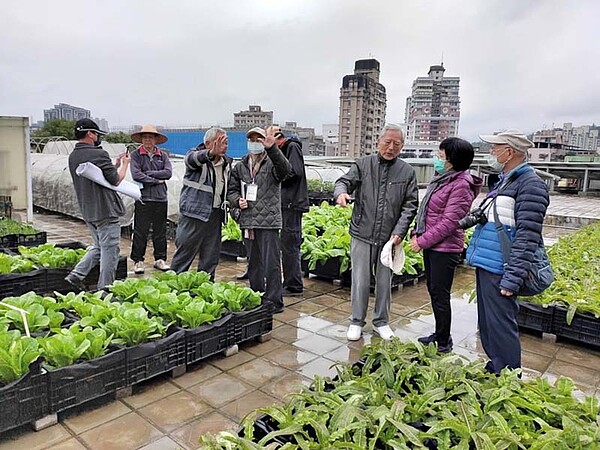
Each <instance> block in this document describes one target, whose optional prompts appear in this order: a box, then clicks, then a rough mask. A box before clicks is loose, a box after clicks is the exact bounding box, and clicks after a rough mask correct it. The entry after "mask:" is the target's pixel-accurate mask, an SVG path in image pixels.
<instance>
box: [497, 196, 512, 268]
mask: <svg viewBox="0 0 600 450" xmlns="http://www.w3.org/2000/svg"><path fill="white" fill-rule="evenodd" d="M495 200H496V199H494V202H493V207H494V225H495V226H496V231H497V232H498V238H499V239H500V247H501V248H502V259H504V265H505V266H506V265H507V264H508V261H510V249H511V247H512V244H511V242H510V239H509V237H508V233H507V232H506V230H505V229H504V227H503V226H502V223H501V222H500V217H499V216H498V208H497V207H496V201H495Z"/></svg>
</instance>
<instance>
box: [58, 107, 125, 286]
mask: <svg viewBox="0 0 600 450" xmlns="http://www.w3.org/2000/svg"><path fill="white" fill-rule="evenodd" d="M105 134H106V132H105V131H102V130H100V128H99V127H98V125H96V123H95V122H94V121H93V120H90V119H80V120H78V121H77V122H76V123H75V137H76V138H77V139H78V141H79V142H78V143H77V144H76V145H75V149H74V150H73V152H72V153H71V154H70V155H69V171H70V172H71V177H72V178H73V187H74V188H75V193H76V194H77V202H78V203H79V208H80V209H81V215H82V217H83V220H85V222H86V224H87V226H88V228H89V230H90V233H91V234H92V239H93V245H92V247H91V249H90V250H88V252H87V253H86V255H85V256H84V257H83V259H82V260H81V261H80V262H79V264H77V265H76V266H75V268H74V269H73V270H72V271H71V273H69V275H67V277H66V278H65V280H66V281H67V282H69V283H70V284H72V285H73V286H74V287H77V288H79V289H83V279H84V278H85V277H86V276H87V274H88V273H90V271H91V270H92V269H93V268H94V267H95V266H96V265H97V264H98V263H99V264H100V278H99V279H98V289H103V288H104V287H106V286H108V285H110V284H112V282H113V281H114V280H115V276H116V271H117V264H118V262H119V239H120V234H121V227H120V225H119V217H120V216H122V215H123V214H125V207H124V206H123V202H122V201H121V198H120V197H119V194H117V193H116V192H115V191H114V190H111V189H108V188H106V187H104V186H102V185H100V184H98V183H96V182H94V181H92V180H90V179H88V178H86V177H83V176H79V175H77V172H76V170H77V168H78V167H79V165H80V164H83V163H86V162H89V163H92V164H94V165H95V166H96V167H98V168H99V169H100V170H101V171H102V174H103V175H104V178H105V179H106V181H108V182H109V183H110V184H112V185H113V186H117V185H119V184H120V183H121V181H122V180H123V179H124V178H125V175H126V173H127V169H128V167H129V160H130V159H129V155H128V154H127V153H124V154H122V155H119V157H118V158H117V161H116V164H113V163H112V161H111V159H110V156H109V155H108V152H106V150H104V149H102V147H101V146H100V143H101V141H102V136H103V135H105Z"/></svg>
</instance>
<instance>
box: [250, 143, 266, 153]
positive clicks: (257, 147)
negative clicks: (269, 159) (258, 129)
mask: <svg viewBox="0 0 600 450" xmlns="http://www.w3.org/2000/svg"><path fill="white" fill-rule="evenodd" d="M264 151H265V147H263V145H262V144H261V143H260V142H252V141H248V153H250V154H251V155H257V154H259V153H262V152H264Z"/></svg>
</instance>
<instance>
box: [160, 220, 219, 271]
mask: <svg viewBox="0 0 600 450" xmlns="http://www.w3.org/2000/svg"><path fill="white" fill-rule="evenodd" d="M223 217H224V212H223V210H222V209H220V208H213V210H212V213H211V215H210V217H209V218H208V221H207V222H202V221H201V220H200V219H193V218H191V217H187V216H184V215H180V216H179V222H178V223H177V235H176V236H175V245H176V246H177V250H176V251H175V255H174V256H173V260H172V261H171V269H172V270H174V271H175V272H177V273H181V272H185V271H187V270H189V268H190V266H191V265H192V263H193V262H194V258H195V257H196V255H199V261H198V271H201V270H202V271H204V272H207V273H209V274H210V279H211V281H214V279H215V271H216V270H217V265H218V264H219V257H220V256H221V225H222V223H223Z"/></svg>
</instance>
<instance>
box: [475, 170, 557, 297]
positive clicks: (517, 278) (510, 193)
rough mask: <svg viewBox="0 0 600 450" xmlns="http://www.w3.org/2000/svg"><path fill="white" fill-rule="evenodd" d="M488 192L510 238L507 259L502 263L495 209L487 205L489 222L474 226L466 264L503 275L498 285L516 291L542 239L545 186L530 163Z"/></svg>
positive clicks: (546, 199) (546, 202)
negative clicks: (510, 244) (510, 242)
mask: <svg viewBox="0 0 600 450" xmlns="http://www.w3.org/2000/svg"><path fill="white" fill-rule="evenodd" d="M490 194H491V195H488V198H489V199H491V198H493V197H494V196H495V198H496V200H495V201H496V209H497V212H498V216H499V217H498V218H499V220H500V222H501V223H502V226H503V227H504V229H505V230H506V232H507V233H508V236H509V237H510V240H511V241H512V246H511V251H510V260H509V261H508V263H507V264H506V265H505V264H504V260H503V257H502V248H501V246H500V239H499V237H498V231H497V230H496V226H495V223H494V210H493V207H491V206H490V207H488V208H486V216H487V219H488V222H487V223H486V224H484V225H481V224H480V225H477V227H476V228H475V232H474V233H473V237H472V239H471V243H470V245H469V248H468V249H467V263H468V264H469V265H471V266H475V267H479V268H481V269H485V270H487V271H488V272H492V273H495V274H499V275H502V279H501V281H500V288H501V289H506V290H508V291H511V292H519V290H520V288H521V286H522V284H523V281H524V280H525V278H526V277H527V274H528V272H529V270H530V268H531V262H532V261H533V253H534V252H535V250H536V249H537V247H538V245H539V243H540V241H541V240H542V226H543V223H544V216H545V215H546V209H547V208H548V204H549V202H550V199H549V195H548V188H547V187H546V184H545V183H544V182H543V181H542V179H541V178H540V177H539V176H538V175H537V174H536V173H535V171H534V170H533V168H532V167H531V166H529V165H527V164H522V165H520V166H518V167H517V168H515V169H514V170H513V171H512V172H509V173H508V174H507V175H506V177H505V178H504V180H501V181H500V187H499V188H498V189H497V190H496V191H492V192H491V193H490ZM487 203H489V201H488V202H487Z"/></svg>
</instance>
